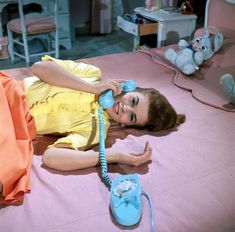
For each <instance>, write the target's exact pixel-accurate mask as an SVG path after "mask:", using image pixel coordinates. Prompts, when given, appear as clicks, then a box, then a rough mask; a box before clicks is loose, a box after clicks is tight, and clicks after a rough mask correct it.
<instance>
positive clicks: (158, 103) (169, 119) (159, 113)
mask: <svg viewBox="0 0 235 232" xmlns="http://www.w3.org/2000/svg"><path fill="white" fill-rule="evenodd" d="M135 91H136V92H140V93H142V94H144V95H147V96H148V97H149V110H148V122H147V123H146V124H145V125H142V126H137V128H138V129H147V130H149V131H160V130H167V129H171V128H174V127H175V126H178V125H180V124H181V123H183V122H184V121H185V115H183V114H177V113H176V111H175V109H174V107H173V106H172V105H171V104H170V103H169V101H168V100H167V98H166V97H165V96H163V95H162V94H161V93H160V92H159V91H157V90H156V89H154V88H140V87H137V88H136V90H135Z"/></svg>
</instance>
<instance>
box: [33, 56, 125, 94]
mask: <svg viewBox="0 0 235 232" xmlns="http://www.w3.org/2000/svg"><path fill="white" fill-rule="evenodd" d="M31 72H32V73H33V74H34V75H35V76H37V77H38V78H39V79H40V80H42V81H44V82H46V83H48V84H50V85H55V86H58V87H65V88H70V89H75V90H79V91H84V92H88V93H93V94H96V95H99V94H101V93H102V92H104V91H105V90H107V89H112V90H113V92H114V95H117V94H120V93H121V91H122V88H121V86H120V84H119V82H121V81H124V80H121V79H120V80H107V81H102V82H100V83H97V84H91V83H88V82H86V81H83V80H82V79H80V78H78V77H76V76H75V75H74V74H72V73H70V72H68V71H67V70H65V69H64V68H62V67H61V66H60V65H58V64H56V63H55V62H52V61H48V60H43V61H39V62H36V63H34V64H33V65H32V67H31Z"/></svg>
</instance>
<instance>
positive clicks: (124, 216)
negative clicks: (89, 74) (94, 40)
mask: <svg viewBox="0 0 235 232" xmlns="http://www.w3.org/2000/svg"><path fill="white" fill-rule="evenodd" d="M120 85H121V87H122V89H123V91H124V92H130V91H133V90H135V88H136V84H135V82H134V81H133V80H128V81H126V82H122V83H120ZM99 101H100V102H99V107H98V116H99V123H100V147H99V154H100V163H101V172H102V178H103V180H104V182H105V184H106V185H107V186H108V188H109V189H110V194H111V196H110V208H111V212H112V214H113V216H114V218H115V219H116V221H117V222H118V223H119V224H120V225H123V226H133V225H135V224H137V223H138V222H139V221H140V218H141V215H142V205H143V203H142V199H141V194H143V195H145V196H146V197H147V199H148V201H149V204H150V214H151V218H152V221H151V232H153V231H154V221H153V212H152V203H151V200H150V198H149V196H148V194H147V193H145V192H144V191H143V190H141V187H140V180H139V176H138V175H137V174H131V175H120V176H118V177H116V178H115V179H114V180H113V181H112V180H111V179H110V177H109V175H108V173H107V160H106V152H105V139H104V121H103V111H102V108H103V109H108V108H110V107H112V105H113V104H114V98H113V95H112V90H107V91H105V92H104V93H102V94H101V96H100V99H99Z"/></svg>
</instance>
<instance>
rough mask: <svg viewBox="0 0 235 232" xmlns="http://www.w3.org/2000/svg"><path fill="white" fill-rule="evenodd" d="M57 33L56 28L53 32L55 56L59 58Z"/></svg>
mask: <svg viewBox="0 0 235 232" xmlns="http://www.w3.org/2000/svg"><path fill="white" fill-rule="evenodd" d="M59 46H60V45H59V33H58V30H56V32H55V57H56V58H59V56H60V54H59V52H60V51H59Z"/></svg>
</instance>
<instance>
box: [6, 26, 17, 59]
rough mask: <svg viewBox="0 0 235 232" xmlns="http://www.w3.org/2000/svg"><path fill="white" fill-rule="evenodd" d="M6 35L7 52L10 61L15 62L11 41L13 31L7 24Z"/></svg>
mask: <svg viewBox="0 0 235 232" xmlns="http://www.w3.org/2000/svg"><path fill="white" fill-rule="evenodd" d="M7 36H8V52H9V55H10V58H11V62H12V63H14V62H15V55H14V50H13V49H14V43H13V33H12V31H11V30H10V29H9V26H8V25H7Z"/></svg>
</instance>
